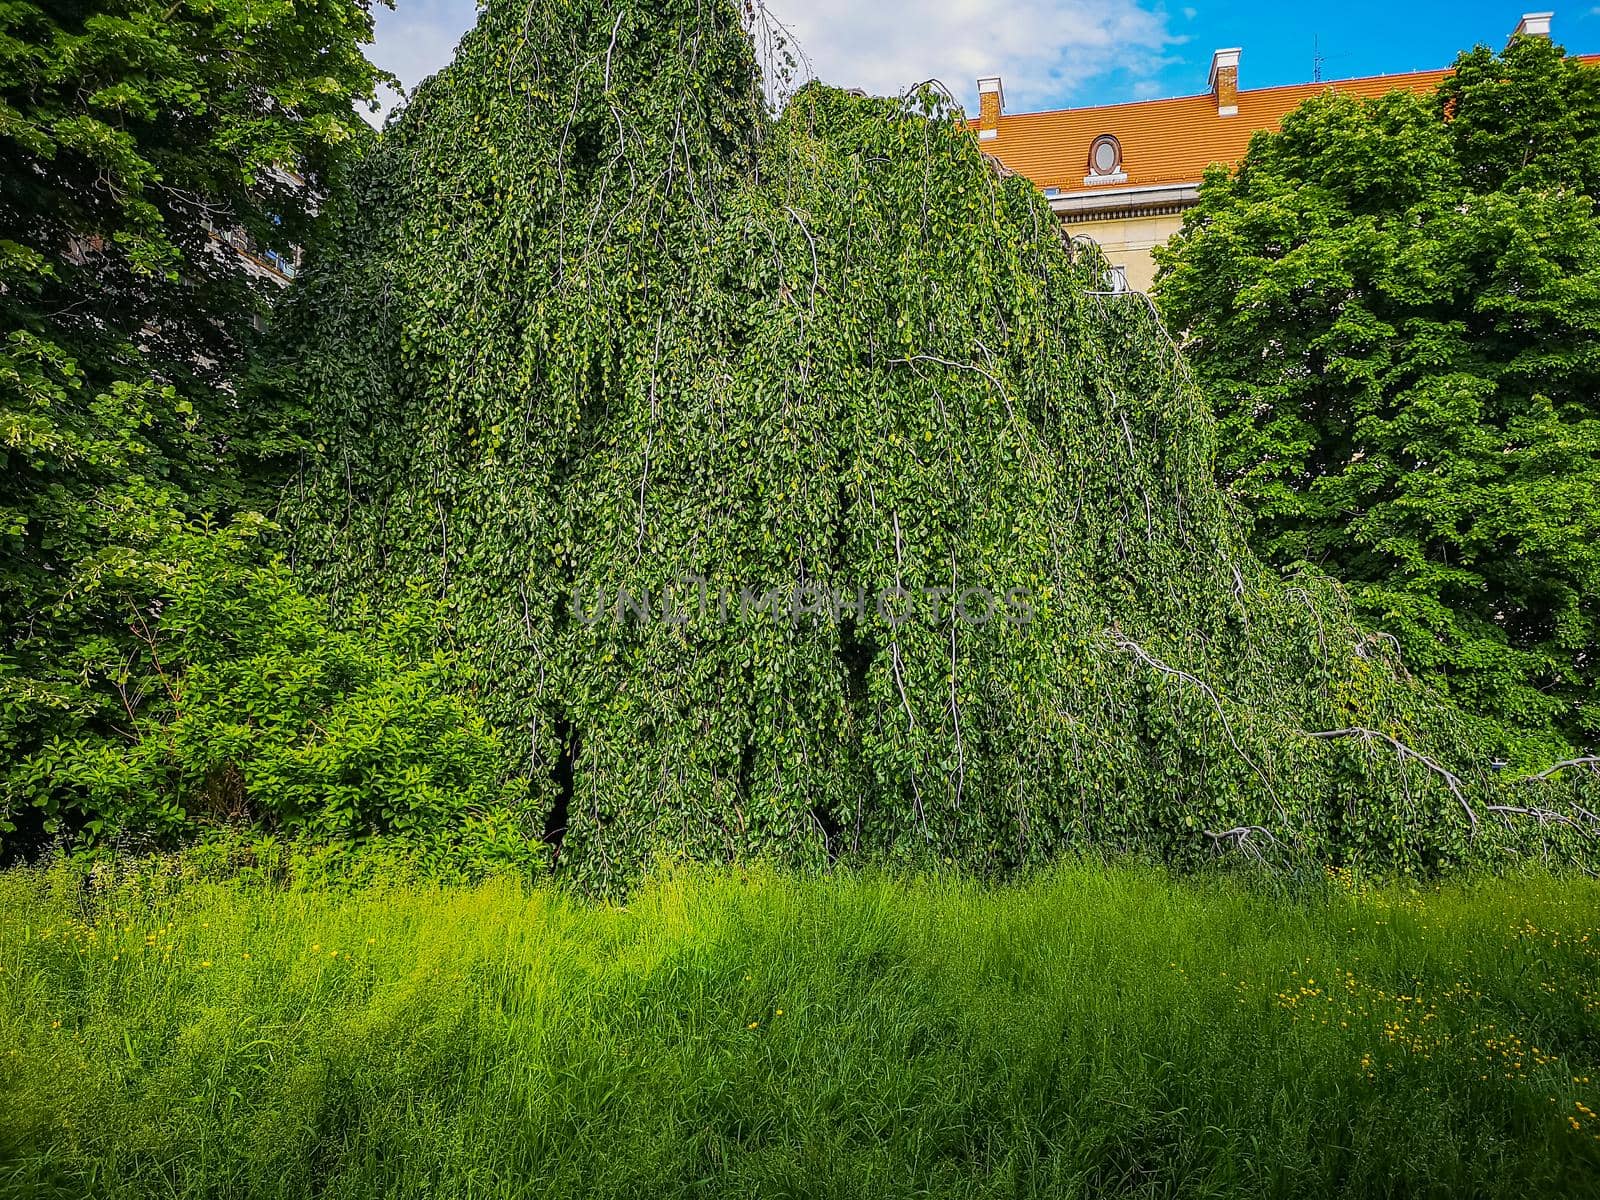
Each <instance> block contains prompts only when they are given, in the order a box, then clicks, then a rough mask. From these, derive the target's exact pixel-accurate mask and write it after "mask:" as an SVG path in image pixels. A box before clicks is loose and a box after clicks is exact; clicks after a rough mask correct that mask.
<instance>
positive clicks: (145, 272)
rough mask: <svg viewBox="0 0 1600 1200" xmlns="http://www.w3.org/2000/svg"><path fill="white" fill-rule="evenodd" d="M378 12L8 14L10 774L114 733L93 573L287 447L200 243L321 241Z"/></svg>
mask: <svg viewBox="0 0 1600 1200" xmlns="http://www.w3.org/2000/svg"><path fill="white" fill-rule="evenodd" d="M368 2H369V0H309V2H306V3H299V2H297V3H294V4H289V3H271V4H265V5H263V4H261V3H257V2H255V0H205V2H203V3H202V2H200V0H176V2H169V0H160V2H159V3H157V2H155V0H68V2H66V3H52V4H34V3H28V2H26V0H17V2H9V3H5V4H0V689H3V691H0V754H4V752H5V751H6V750H9V751H10V752H11V755H15V754H18V753H21V752H22V751H23V750H24V749H25V748H27V747H30V746H36V745H38V744H40V742H41V741H42V740H43V739H44V738H46V737H48V736H50V735H51V734H52V733H60V732H62V731H64V730H67V729H70V728H73V727H75V726H76V725H77V724H79V723H82V722H91V723H93V722H96V721H99V720H101V718H103V717H104V716H105V714H106V713H107V712H108V711H109V712H115V704H114V702H113V700H112V698H111V696H110V695H109V692H108V691H107V689H105V688H104V687H100V686H98V685H99V684H100V683H102V682H103V671H102V668H103V666H104V660H106V658H107V642H106V639H108V638H109V639H111V641H112V642H114V643H117V644H118V645H120V644H121V643H120V641H119V639H121V638H125V637H126V629H125V627H124V618H125V614H119V613H110V612H106V611H104V610H103V608H101V607H99V606H98V602H97V600H96V599H95V598H94V595H93V594H92V593H91V592H90V591H88V590H86V589H85V588H83V587H81V586H79V582H80V576H81V575H82V573H83V571H84V570H85V569H92V568H93V567H94V565H95V563H96V562H97V560H98V559H99V558H100V557H101V556H103V555H106V554H114V553H116V552H117V549H118V548H119V547H120V548H126V547H139V546H147V545H150V544H152V543H153V542H154V541H155V540H157V539H159V538H161V537H163V536H164V535H165V534H166V533H167V532H169V531H170V530H172V529H173V528H175V527H176V526H178V525H181V524H182V522H183V521H184V520H185V519H187V518H191V517H193V516H194V515H196V514H199V513H206V512H211V513H226V512H228V511H229V510H234V509H237V508H239V507H240V506H241V505H243V504H245V503H247V502H248V501H249V500H250V499H251V496H250V494H249V486H250V481H251V477H252V464H255V463H259V462H261V461H262V460H265V459H270V458H272V457H274V456H276V455H278V454H280V453H282V452H283V451H284V450H285V449H287V443H286V442H285V435H284V434H283V432H282V429H283V421H282V419H281V414H280V413H277V412H271V411H264V410H263V409H261V408H260V407H259V406H258V405H248V404H242V403H240V401H239V399H238V396H237V393H236V390H235V388H234V387H233V385H232V384H231V383H230V380H231V379H232V378H233V377H234V374H235V372H236V370H237V367H238V364H239V361H240V358H241V355H242V354H243V352H244V351H245V350H246V349H247V348H248V346H249V344H250V341H251V338H252V336H253V325H254V323H255V320H254V319H255V317H256V316H258V315H259V314H260V313H261V312H262V311H263V309H264V306H265V303H266V297H265V295H264V294H263V293H262V291H261V288H262V286H263V285H261V284H260V283H259V282H257V283H254V284H253V283H252V280H251V278H250V277H249V276H248V275H247V273H246V271H245V268H244V263H243V260H242V259H241V258H240V257H239V256H238V255H236V254H235V253H233V252H232V251H231V250H229V249H228V248H226V247H224V246H222V245H221V244H220V242H219V241H218V238H217V236H216V234H217V233H228V232H231V231H234V230H239V231H243V232H244V233H245V234H247V235H249V236H250V237H251V238H253V239H254V240H255V241H256V242H257V243H258V244H260V245H262V246H275V247H280V248H282V247H286V246H288V245H289V244H291V243H298V242H304V241H306V240H307V239H308V238H309V237H310V236H311V233H312V224H313V222H314V221H315V219H316V209H317V200H318V197H319V196H320V195H321V194H323V193H325V192H326V191H327V190H328V188H329V187H330V186H331V182H332V179H333V177H334V172H335V171H336V169H337V167H338V166H339V164H340V163H341V162H342V161H344V160H345V159H346V158H347V157H348V156H349V154H350V153H351V152H352V151H353V150H354V149H356V148H358V147H359V146H360V144H361V143H362V141H363V138H364V137H365V136H366V135H367V134H368V133H370V131H369V130H367V127H366V126H365V124H364V123H363V122H362V121H361V120H360V118H359V116H358V115H357V113H356V112H355V110H354V108H353V105H352V101H353V99H356V98H362V97H371V96H372V95H373V94H374V90H375V87H376V85H377V84H378V83H379V82H380V81H381V80H382V79H383V78H384V76H383V75H382V74H381V73H380V72H378V71H377V70H376V69H375V68H374V67H373V66H372V65H371V64H370V63H369V62H367V61H366V59H365V58H364V57H363V56H362V53H361V47H362V44H363V43H364V42H367V41H369V40H370V38H371V33H372V21H371V14H370V12H369V8H368ZM264 286H265V287H266V288H267V289H268V290H271V285H270V284H268V285H264ZM111 657H113V658H114V657H116V656H115V655H114V654H113V655H111ZM7 757H10V755H7Z"/></svg>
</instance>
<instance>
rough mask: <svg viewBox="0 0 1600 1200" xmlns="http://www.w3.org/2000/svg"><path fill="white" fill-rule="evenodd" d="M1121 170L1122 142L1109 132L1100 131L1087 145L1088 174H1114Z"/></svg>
mask: <svg viewBox="0 0 1600 1200" xmlns="http://www.w3.org/2000/svg"><path fill="white" fill-rule="evenodd" d="M1121 170H1122V144H1121V143H1120V142H1118V141H1117V139H1116V138H1114V137H1112V136H1111V135H1110V134H1109V133H1102V134H1101V135H1100V136H1099V137H1097V138H1095V140H1094V142H1093V143H1092V144H1091V145H1090V146H1089V174H1090V175H1091V176H1095V175H1099V176H1106V175H1116V174H1118V173H1120V172H1121Z"/></svg>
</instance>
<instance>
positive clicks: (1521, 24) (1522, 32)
mask: <svg viewBox="0 0 1600 1200" xmlns="http://www.w3.org/2000/svg"><path fill="white" fill-rule="evenodd" d="M1554 16H1555V13H1553V12H1547V13H1523V14H1522V20H1520V21H1518V22H1517V28H1516V30H1515V32H1513V33H1512V35H1511V36H1512V38H1519V37H1538V38H1546V39H1548V38H1549V37H1550V18H1552V17H1554Z"/></svg>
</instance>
